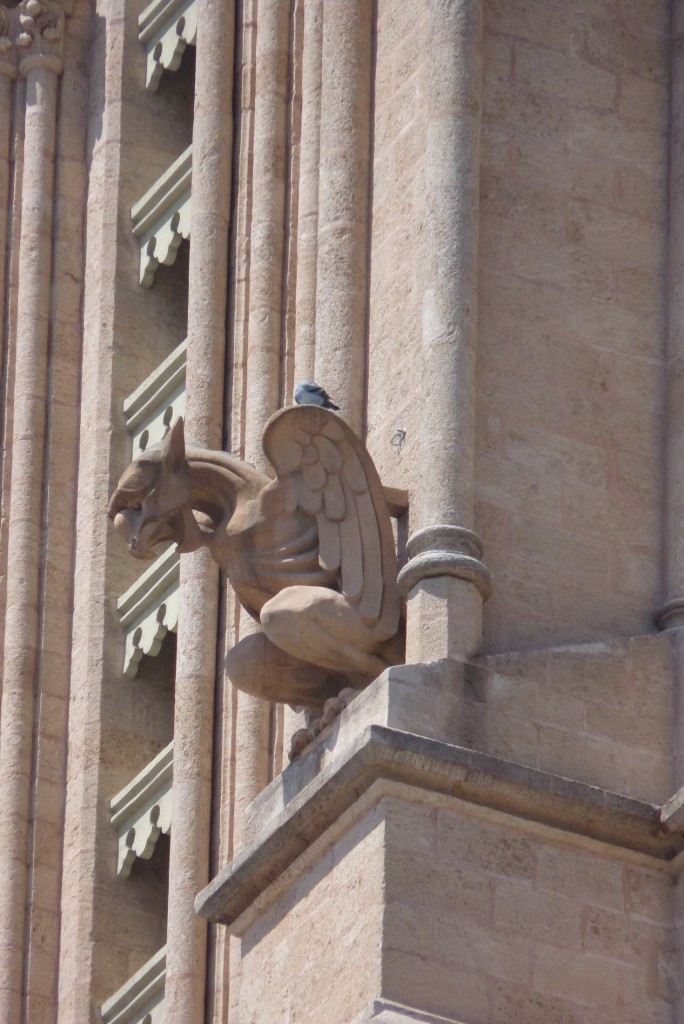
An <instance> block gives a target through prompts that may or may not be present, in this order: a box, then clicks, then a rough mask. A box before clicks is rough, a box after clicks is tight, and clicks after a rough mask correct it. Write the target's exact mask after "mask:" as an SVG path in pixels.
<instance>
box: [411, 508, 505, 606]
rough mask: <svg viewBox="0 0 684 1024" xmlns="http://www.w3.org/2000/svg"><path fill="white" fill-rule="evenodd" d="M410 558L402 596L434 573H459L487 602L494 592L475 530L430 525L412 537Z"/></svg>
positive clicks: (457, 575) (443, 574) (455, 574)
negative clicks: (482, 560)
mask: <svg viewBox="0 0 684 1024" xmlns="http://www.w3.org/2000/svg"><path fill="white" fill-rule="evenodd" d="M406 550H407V553H408V556H409V561H408V562H407V564H406V565H405V566H404V568H403V569H402V570H401V572H400V573H399V578H398V581H397V582H398V584H399V592H400V593H401V595H402V597H403V598H406V597H408V595H409V593H410V591H411V590H412V589H413V587H415V586H416V584H418V583H420V582H421V581H422V580H425V579H428V578H430V577H434V576H456V577H457V578H458V579H462V580H467V581H468V582H469V583H472V584H473V585H474V586H475V587H477V589H478V590H479V592H480V594H481V595H482V600H483V601H486V600H487V598H488V597H489V595H490V594H491V592H492V587H493V585H494V580H493V578H492V574H491V572H490V571H489V569H488V568H487V566H486V565H485V564H484V562H481V561H480V558H481V555H482V543H481V541H480V538H479V537H478V536H477V534H476V533H473V531H472V530H465V529H463V528H462V527H460V526H446V525H445V526H427V527H425V529H423V530H418V532H417V533H414V534H413V536H412V537H410V538H409V540H408V543H407V545H406Z"/></svg>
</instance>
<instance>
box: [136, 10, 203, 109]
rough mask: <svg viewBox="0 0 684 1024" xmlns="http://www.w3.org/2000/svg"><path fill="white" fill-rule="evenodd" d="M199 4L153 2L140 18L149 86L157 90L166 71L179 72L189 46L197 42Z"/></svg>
mask: <svg viewBox="0 0 684 1024" xmlns="http://www.w3.org/2000/svg"><path fill="white" fill-rule="evenodd" d="M197 6H198V3H197V0H152V3H151V4H148V5H147V7H146V8H145V10H144V11H143V12H142V14H141V15H140V17H139V18H138V39H139V40H140V42H141V43H143V45H144V46H145V49H146V51H147V77H146V81H145V85H146V87H147V88H148V89H151V90H155V89H156V88H157V87H158V85H159V80H160V78H161V76H162V74H163V73H164V71H177V70H178V68H179V67H180V62H181V60H182V58H183V54H184V52H185V48H186V46H194V45H195V41H196V38H197Z"/></svg>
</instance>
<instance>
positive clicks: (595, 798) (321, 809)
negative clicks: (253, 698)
mask: <svg viewBox="0 0 684 1024" xmlns="http://www.w3.org/2000/svg"><path fill="white" fill-rule="evenodd" d="M353 706H354V705H353V704H352V708H353ZM312 757H313V758H315V751H311V753H310V754H309V755H308V757H307V756H305V757H304V758H302V762H301V764H297V763H295V764H294V765H292V766H291V767H290V768H288V769H286V770H285V772H283V775H282V776H281V780H276V782H278V781H280V788H281V789H285V790H288V789H289V790H290V791H292V792H294V793H295V795H294V796H293V797H292V799H290V800H289V801H286V803H285V807H284V809H283V810H282V811H281V812H280V814H278V815H277V816H274V817H272V818H271V819H270V820H269V821H268V822H267V826H266V828H265V829H264V831H263V832H262V833H261V834H258V835H257V836H255V839H254V841H253V842H252V843H251V844H250V845H248V846H247V847H246V848H245V849H243V850H242V851H241V852H240V853H239V854H238V855H237V857H235V859H234V860H233V862H232V863H231V864H229V865H228V866H227V867H226V868H225V869H224V870H223V871H221V872H220V873H219V874H218V875H217V876H216V878H214V879H213V881H212V882H211V883H210V884H209V885H208V886H207V887H206V888H205V889H204V890H203V891H202V892H201V893H200V894H199V895H198V897H197V899H196V901H195V908H196V910H197V913H198V914H200V915H201V916H202V917H205V918H207V919H208V920H210V921H213V922H215V923H222V924H227V925H230V924H232V923H233V922H235V921H236V920H237V918H238V917H240V916H241V915H242V914H243V913H244V912H245V911H246V910H247V909H248V908H249V907H250V905H251V904H252V903H253V902H254V901H255V900H256V899H257V897H259V896H260V895H261V893H263V892H264V891H265V890H266V889H267V888H268V886H270V885H271V884H272V883H273V882H275V881H276V879H277V878H278V877H279V876H280V875H281V874H282V873H283V872H284V871H285V870H286V869H287V868H288V867H289V866H290V865H291V864H293V862H294V861H295V860H296V859H297V857H299V855H300V854H301V853H303V852H304V851H305V850H306V849H307V847H309V846H310V845H311V844H312V843H313V842H314V841H315V840H316V839H318V837H319V836H321V835H322V834H323V833H324V832H325V831H326V829H328V828H329V827H330V826H331V825H332V824H333V823H334V822H335V821H336V820H337V818H339V816H340V815H341V814H342V813H343V812H344V811H345V810H347V809H348V808H349V807H351V806H352V805H353V804H354V803H355V802H356V801H357V800H358V799H359V797H360V796H361V795H362V794H363V793H365V792H366V791H367V790H368V789H369V788H370V786H371V785H372V784H373V783H374V782H376V781H377V780H380V779H384V780H393V781H398V782H403V783H407V784H409V785H411V786H413V787H418V788H423V789H426V790H429V791H431V792H436V793H441V794H446V795H450V796H453V797H456V798H458V799H460V800H465V801H467V802H470V803H474V804H478V805H480V806H483V807H487V808H490V809H493V810H498V811H503V812H505V813H508V814H510V815H515V816H517V817H519V818H522V819H525V820H528V821H531V822H535V823H539V824H542V825H549V826H552V827H555V828H558V829H561V830H563V831H566V832H571V833H575V834H577V835H581V836H585V837H588V838H590V839H595V840H599V841H601V842H604V843H607V844H609V845H612V846H616V847H619V848H623V849H626V850H631V851H634V852H637V853H641V854H647V855H648V856H651V857H654V858H657V859H660V860H671V859H672V858H674V857H675V856H676V855H677V853H679V851H680V850H681V849H683V848H684V834H683V833H682V832H681V831H679V830H673V829H672V827H671V820H672V818H671V816H670V818H667V814H663V809H662V808H661V807H659V806H657V805H654V804H649V803H646V802H644V801H640V800H633V799H630V798H629V797H625V796H620V795H619V794H616V793H611V792H608V791H607V790H603V789H600V788H599V787H596V786H589V785H586V784H584V783H579V782H574V781H572V780H570V779H566V778H562V777H561V776H558V775H552V774H550V773H548V772H543V771H540V770H538V769H535V768H528V767H525V766H523V765H520V764H516V763H514V762H511V761H506V760H503V759H501V758H497V757H492V756H489V755H486V754H481V753H478V752H477V751H474V750H468V749H466V748H464V747H457V746H453V745H451V744H448V743H444V742H442V741H439V740H434V739H428V738H426V737H423V736H417V735H414V734H412V733H407V732H401V731H400V730H397V729H392V728H388V727H387V726H382V725H367V726H366V727H365V728H364V729H363V730H362V731H360V732H359V734H358V735H357V736H356V737H355V739H353V740H352V741H351V742H350V743H349V744H348V745H347V746H346V747H345V749H344V750H342V751H341V753H340V755H339V757H338V758H337V759H336V760H335V761H333V762H332V763H330V764H328V765H327V766H325V767H323V768H322V769H321V770H320V772H319V774H317V775H315V777H314V778H313V779H312V780H311V781H309V782H308V783H306V784H305V785H304V786H303V788H301V789H299V787H298V785H297V776H298V774H301V773H302V772H306V771H307V770H308V769H307V766H306V764H305V762H306V761H307V760H309V759H311V758H312ZM273 797H274V799H280V798H281V794H280V793H278V791H277V789H276V790H274V791H273Z"/></svg>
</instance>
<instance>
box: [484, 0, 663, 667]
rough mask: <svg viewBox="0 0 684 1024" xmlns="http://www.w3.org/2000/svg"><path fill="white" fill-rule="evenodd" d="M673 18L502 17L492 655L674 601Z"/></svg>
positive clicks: (630, 629) (489, 126)
mask: <svg viewBox="0 0 684 1024" xmlns="http://www.w3.org/2000/svg"><path fill="white" fill-rule="evenodd" d="M668 18H669V14H668V4H666V3H664V2H660V0H658V2H650V0H647V2H645V3H642V4H633V3H629V2H625V3H622V2H615V3H613V2H607V3H605V2H600V3H593V2H592V3H582V2H580V3H572V4H560V3H534V2H533V3H528V2H524V3H523V2H517V0H514V2H513V3H503V2H502V3H499V2H496V0H490V2H487V3H486V4H485V63H484V96H483V102H484V110H483V131H482V170H481V214H482V216H481V234H480V246H481V273H480V295H479V302H480V332H479V352H478V414H477V423H478V440H477V450H478V457H477V522H478V530H479V532H480V534H481V536H482V537H483V538H484V540H485V545H486V552H487V560H488V562H489V564H490V565H491V567H492V569H493V571H494V574H495V576H496V580H497V586H496V589H495V592H494V594H493V596H492V599H491V601H490V603H489V605H488V607H487V610H486V619H485V646H486V648H487V649H488V650H508V649H514V648H517V647H520V646H535V647H537V646H540V645H544V644H547V643H551V642H559V641H563V642H570V641H578V640H587V639H591V638H595V637H602V636H605V635H609V636H610V635H613V636H614V635H628V634H630V633H642V632H650V631H651V629H652V628H653V627H652V620H651V614H652V612H653V610H654V608H655V606H656V605H657V603H658V599H659V591H660V578H659V573H660V552H661V501H662V498H661V495H662V471H661V455H662V443H663V440H662V432H663V405H664V391H663V383H664V382H663V358H664V283H665V263H664V253H665V234H664V223H665V214H666V205H665V204H666V181H667V179H666V174H667V130H668V129H667V113H668V71H667V68H668V64H667V55H668V41H667V32H668V27H669V22H668Z"/></svg>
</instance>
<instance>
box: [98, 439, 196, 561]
mask: <svg viewBox="0 0 684 1024" xmlns="http://www.w3.org/2000/svg"><path fill="white" fill-rule="evenodd" d="M107 515H108V516H109V518H110V519H112V520H113V522H114V527H115V529H116V530H117V531H118V532H119V533H120V534H121V535H122V537H123V538H124V540H125V541H126V545H127V547H128V550H129V552H130V553H131V554H132V555H133V556H134V557H135V558H147V559H149V558H154V557H155V553H154V551H152V548H153V547H154V546H155V545H156V544H159V543H161V542H162V541H168V540H172V541H175V542H176V544H177V545H178V550H179V551H195V550H196V549H197V548H198V547H200V546H201V544H202V532H201V531H200V529H199V527H198V525H197V521H196V519H195V517H194V516H193V514H192V508H191V505H190V478H189V472H188V467H187V463H186V460H185V435H184V428H183V420H182V419H178V420H176V422H175V424H174V425H173V427H172V428H171V430H170V431H169V432H168V434H167V435H166V437H165V438H164V442H163V444H162V446H161V448H156V449H155V448H153V449H151V450H150V451H147V452H144V453H143V454H142V455H140V456H138V458H137V459H135V460H134V461H133V462H132V463H131V464H130V466H128V468H127V469H125V470H124V472H123V474H122V476H121V479H120V480H119V483H118V486H117V488H116V490H115V491H114V494H113V495H112V498H111V501H110V502H109V508H108V509H107Z"/></svg>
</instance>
